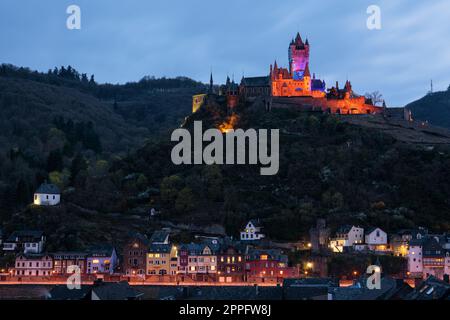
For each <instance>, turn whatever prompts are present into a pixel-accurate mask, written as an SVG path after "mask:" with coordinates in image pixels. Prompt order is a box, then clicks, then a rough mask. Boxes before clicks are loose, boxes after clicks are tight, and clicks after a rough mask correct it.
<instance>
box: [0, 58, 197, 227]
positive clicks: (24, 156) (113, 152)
mask: <svg viewBox="0 0 450 320" xmlns="http://www.w3.org/2000/svg"><path fill="white" fill-rule="evenodd" d="M201 90H203V85H202V84H200V83H198V82H195V81H193V80H191V79H188V78H182V77H180V78H176V79H166V78H161V79H156V78H153V77H145V78H143V79H142V80H141V81H139V82H134V83H127V84H124V85H111V84H98V83H96V82H95V80H94V76H91V77H90V80H88V76H87V75H86V74H80V73H79V72H78V71H76V70H75V69H73V68H71V67H70V66H69V67H61V68H59V69H58V68H55V69H54V70H49V72H48V73H39V72H36V71H31V70H29V69H26V68H18V67H15V66H12V65H0V110H1V113H0V163H1V166H0V218H6V219H7V218H8V217H10V216H11V214H12V212H14V211H17V210H21V209H23V208H24V206H25V205H26V204H28V203H30V202H31V199H32V194H33V191H34V190H35V189H36V188H37V186H38V185H39V184H40V183H42V182H43V181H44V180H49V181H51V182H53V183H55V184H57V185H59V186H60V188H62V189H70V188H72V187H75V186H84V183H85V182H86V179H87V177H101V176H102V175H104V174H106V173H107V172H108V170H109V167H110V165H111V164H112V162H113V161H114V159H117V158H120V157H123V156H126V155H127V154H128V153H130V152H133V151H134V150H136V149H138V148H140V147H142V145H143V144H144V143H145V142H146V141H149V140H151V139H158V138H159V137H160V136H163V135H166V134H167V132H168V130H169V129H168V128H172V127H174V126H177V125H178V124H179V123H180V122H181V121H182V120H183V118H184V116H185V114H187V113H188V112H189V111H190V109H191V99H192V98H191V97H192V94H193V93H197V92H199V91H201Z"/></svg>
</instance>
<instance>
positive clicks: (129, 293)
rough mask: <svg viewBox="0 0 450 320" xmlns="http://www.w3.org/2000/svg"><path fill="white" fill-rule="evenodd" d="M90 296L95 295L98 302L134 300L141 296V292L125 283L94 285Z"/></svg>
mask: <svg viewBox="0 0 450 320" xmlns="http://www.w3.org/2000/svg"><path fill="white" fill-rule="evenodd" d="M91 294H92V295H93V294H95V295H96V296H97V297H98V298H99V299H100V300H134V299H138V298H139V297H141V296H142V295H143V293H142V292H141V291H139V290H136V289H135V288H133V287H131V286H130V285H129V284H128V282H126V281H122V282H113V283H111V282H107V283H101V284H100V285H98V286H95V285H94V287H92V293H91Z"/></svg>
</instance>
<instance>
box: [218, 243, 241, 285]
mask: <svg viewBox="0 0 450 320" xmlns="http://www.w3.org/2000/svg"><path fill="white" fill-rule="evenodd" d="M246 252H247V245H245V244H243V243H239V242H233V241H231V240H230V239H224V240H223V242H222V243H221V245H220V249H219V252H218V256H217V279H218V281H219V282H225V283H230V282H243V281H245V256H246Z"/></svg>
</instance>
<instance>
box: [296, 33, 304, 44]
mask: <svg viewBox="0 0 450 320" xmlns="http://www.w3.org/2000/svg"><path fill="white" fill-rule="evenodd" d="M295 44H296V45H299V46H300V45H303V40H302V37H301V36H300V32H297V35H296V36H295Z"/></svg>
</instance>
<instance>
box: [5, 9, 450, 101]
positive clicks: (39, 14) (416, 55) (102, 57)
mask: <svg viewBox="0 0 450 320" xmlns="http://www.w3.org/2000/svg"><path fill="white" fill-rule="evenodd" d="M71 4H75V5H78V6H79V7H80V8H81V30H68V29H67V28H66V19H67V17H68V14H66V8H67V7H68V6H69V5H71ZM371 4H375V5H378V6H379V7H380V8H381V23H382V29H381V30H368V29H367V27H366V20H367V17H368V14H367V13H366V9H367V7H368V6H369V5H371ZM449 12H450V1H448V0H442V1H421V2H420V3H419V2H418V1H406V0H385V1H375V0H372V1H365V0H355V1H331V0H321V1H300V0H296V1H294V0H283V1H256V0H255V1H253V0H252V1H250V0H249V1H243V0H227V1H215V0H208V1H207V0H189V1H187V0H177V1H170V0H166V1H156V0H149V1H137V0H127V1H107V0H95V1H93V0H73V1H62V0H54V1H50V0H40V1H20V0H2V1H1V2H0V39H1V41H0V63H12V64H14V65H17V66H26V67H29V68H31V69H37V70H39V71H47V70H48V69H49V68H53V67H55V66H61V65H71V66H73V67H75V68H76V69H77V70H78V71H80V72H86V73H88V74H91V73H94V74H95V78H96V80H97V81H98V82H110V83H124V82H128V81H137V80H139V79H141V78H142V77H143V76H145V75H154V76H156V77H162V76H166V77H175V76H187V77H191V78H193V79H196V80H200V81H204V82H207V81H208V79H209V72H210V69H211V68H212V70H213V75H214V79H215V81H216V82H224V81H225V78H226V76H227V74H228V75H230V77H231V76H232V75H233V74H234V77H235V79H236V80H240V78H241V77H242V74H245V75H246V76H259V75H266V74H268V72H269V65H270V64H271V63H273V61H274V60H275V59H276V60H277V63H278V65H279V66H285V67H287V49H288V45H289V42H290V40H291V39H292V38H293V37H294V36H295V34H296V32H297V31H300V33H301V35H302V37H303V39H305V38H306V37H307V38H308V39H309V42H310V45H311V58H310V61H311V63H310V69H311V72H315V73H316V75H317V76H319V77H321V78H324V79H325V81H326V83H327V86H331V85H333V84H334V83H335V81H336V80H338V81H339V82H340V83H341V84H343V83H344V82H345V80H346V79H347V77H348V79H350V80H351V81H352V84H353V89H354V90H355V91H356V92H357V93H360V94H364V93H365V92H370V91H375V90H379V91H380V92H381V93H382V94H383V96H384V98H385V99H386V102H387V104H388V105H389V106H402V105H404V104H406V103H408V102H410V101H412V100H414V99H417V98H419V97H421V96H423V95H424V94H425V93H426V92H427V91H428V90H429V88H430V80H431V79H433V82H434V87H435V90H445V89H447V87H448V85H449V84H450V41H449V38H450V18H449Z"/></svg>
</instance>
